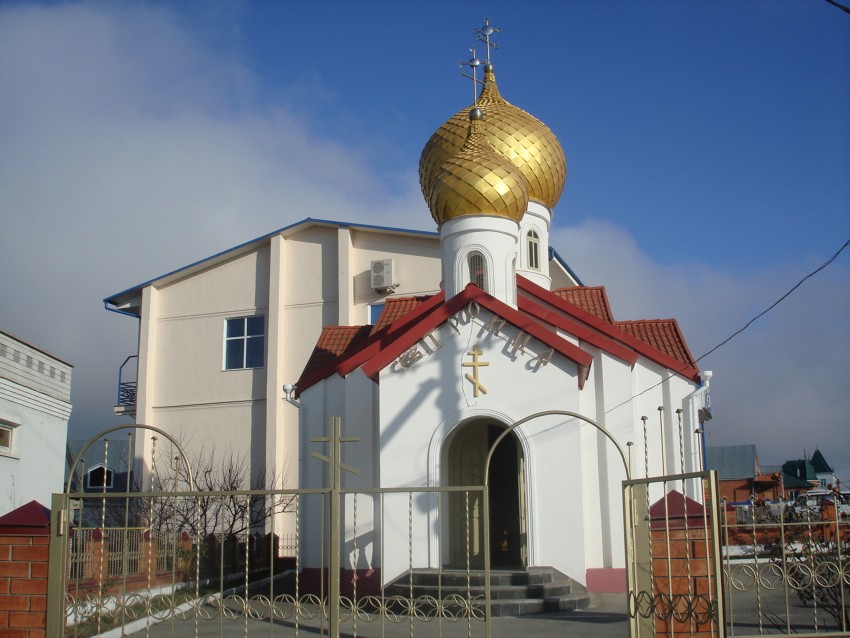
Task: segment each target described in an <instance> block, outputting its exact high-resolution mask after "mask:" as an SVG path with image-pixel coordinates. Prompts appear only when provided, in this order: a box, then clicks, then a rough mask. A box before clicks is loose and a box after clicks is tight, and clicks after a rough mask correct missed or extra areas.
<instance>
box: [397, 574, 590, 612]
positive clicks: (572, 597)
mask: <svg viewBox="0 0 850 638" xmlns="http://www.w3.org/2000/svg"><path fill="white" fill-rule="evenodd" d="M411 581H412V584H411ZM484 583H485V577H484V573H483V572H481V571H473V572H470V573H469V574H467V572H466V571H462V570H436V569H415V570H413V573H412V574H411V573H410V572H408V573H405V574H402V575H401V576H400V577H399V578H397V579H396V580H395V581H394V582H393V583H391V584H390V585H389V586H388V587H387V588H386V594H387V595H389V596H394V595H397V596H402V597H413V598H420V597H423V596H430V597H432V598H435V599H438V600H447V599H450V598H452V597H455V596H456V597H458V598H460V599H463V600H466V599H468V598H473V599H475V598H478V599H481V600H482V601H483V598H484V595H485V588H484ZM588 603H589V598H588V596H587V592H586V591H585V589H584V587H582V586H581V585H579V584H578V583H577V582H575V581H574V580H572V579H571V578H569V577H568V576H566V575H564V574H562V573H561V572H559V571H558V570H556V569H553V568H551V567H530V568H528V569H525V570H498V571H491V572H490V613H491V615H492V616H494V617H495V616H526V615H534V614H549V613H555V612H559V611H571V610H575V609H583V608H585V607H587V605H588Z"/></svg>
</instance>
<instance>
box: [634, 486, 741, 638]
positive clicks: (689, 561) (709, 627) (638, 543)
mask: <svg viewBox="0 0 850 638" xmlns="http://www.w3.org/2000/svg"><path fill="white" fill-rule="evenodd" d="M716 483H717V479H716V473H715V472H713V471H711V472H695V473H688V474H676V475H669V476H658V477H650V478H644V479H634V480H631V481H624V482H623V490H624V495H623V496H624V498H623V502H624V521H625V523H626V548H627V551H626V553H627V564H626V574H627V582H628V588H629V593H628V596H629V599H628V611H629V619H630V621H629V624H630V630H631V631H630V633H631V636H632V637H633V638H648V637H650V636H694V637H698V638H723V637H724V636H725V635H726V628H725V625H724V623H723V617H724V616H723V596H722V589H723V582H722V573H721V566H720V532H719V520H718V515H717V487H716Z"/></svg>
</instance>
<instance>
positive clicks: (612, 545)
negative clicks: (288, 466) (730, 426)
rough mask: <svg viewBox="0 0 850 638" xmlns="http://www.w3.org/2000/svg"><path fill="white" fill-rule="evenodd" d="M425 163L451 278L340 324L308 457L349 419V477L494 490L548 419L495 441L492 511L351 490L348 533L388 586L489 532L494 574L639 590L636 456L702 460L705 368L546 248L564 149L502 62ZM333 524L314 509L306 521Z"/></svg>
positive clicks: (313, 375)
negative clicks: (630, 493)
mask: <svg viewBox="0 0 850 638" xmlns="http://www.w3.org/2000/svg"><path fill="white" fill-rule="evenodd" d="M419 175H420V183H421V187H422V192H423V194H424V196H425V199H426V201H427V203H428V207H429V209H430V211H431V215H432V216H433V218H434V221H435V222H436V224H437V227H438V230H439V240H440V261H441V276H442V283H441V286H440V287H441V290H440V292H438V293H436V294H433V295H422V296H416V297H395V298H390V299H388V300H387V303H386V306H385V307H384V309H383V313H382V315H381V316H380V318H379V320H378V322H377V323H376V324H375V325H373V326H329V327H325V328H324V329H323V332H322V335H321V336H320V337H319V339H318V342H317V344H316V347H315V349H314V351H313V354H312V356H311V358H310V360H309V361H308V363H307V365H306V366H305V369H304V372H303V374H302V375H301V378H300V380H299V381H298V383H297V386H296V388H297V393H298V395H299V396H300V404H301V408H300V409H301V417H302V436H301V446H302V452H301V456H302V458H307V457H308V456H309V454H310V451H311V450H315V449H316V445H315V443H311V442H310V441H311V439H312V440H315V439H317V438H319V437H322V436H327V434H328V424H329V422H330V420H331V418H332V417H341V422H342V435H343V436H344V437H354V438H357V439H358V442H357V443H351V444H349V445H346V446H344V447H343V448H342V454H343V459H342V460H343V462H344V463H346V464H347V465H349V466H353V467H356V468H357V469H358V470H359V471H360V473H361V474H360V475H359V476H355V475H349V474H345V473H344V476H343V485H344V486H345V487H346V488H349V489H351V490H355V489H357V488H359V487H362V488H364V489H365V488H370V487H380V488H404V487H409V488H416V487H423V486H425V487H437V486H443V487H444V486H475V485H483V483H484V480H485V476H484V474H483V473H484V471H485V470H484V468H485V461H486V456H487V454H488V450H489V448H490V446H491V445H492V444H493V443H494V442H495V441H496V439H497V437H499V436H500V435H501V434H502V433H503V432H504V431H505V430H506V428H509V427H510V426H511V425H512V424H514V423H516V422H518V421H520V420H524V419H529V420H528V421H525V422H524V423H522V424H521V425H520V426H518V427H516V428H515V429H513V430H512V431H511V432H510V433H508V434H507V435H506V436H505V438H504V439H503V440H502V442H501V443H499V445H498V447H497V448H496V449H495V452H494V456H493V460H492V463H491V465H490V468H489V476H488V477H486V478H487V480H488V481H489V485H490V490H491V496H490V502H489V504H488V505H489V511H490V518H489V521H484V520H483V519H482V511H483V504H482V503H480V502H479V501H480V498H481V497H480V494H470V495H469V496H468V497H466V496H460V495H459V494H451V495H446V494H441V495H439V496H436V495H434V494H430V495H429V494H423V495H421V496H422V498H420V499H417V501H416V505H415V506H413V505H412V504H411V506H410V507H407V506H406V505H405V504H404V503H400V504H398V503H397V504H392V505H391V504H389V503H388V502H387V498H388V497H385V496H381V497H379V496H378V495H375V496H369V495H365V496H364V495H360V496H359V501H358V503H357V504H356V505H355V504H354V502H353V499H352V498H351V497H350V496H351V495H349V498H348V500H347V501H346V505H345V509H346V513H345V516H346V535H347V538H346V539H344V541H346V542H348V543H349V544H351V543H356V541H357V539H358V538H360V539H361V540H360V542H359V547H362V552H361V551H358V552H357V555H356V556H353V558H352V560H351V566H352V567H353V568H354V569H357V570H358V572H357V573H358V574H359V573H360V571H359V570H362V569H365V570H366V571H367V572H368V573H370V574H371V573H374V572H375V571H376V570H378V569H380V570H381V571H382V574H381V576H380V578H381V580H382V581H383V582H389V581H391V580H392V579H394V578H396V577H398V576H399V575H401V574H403V573H404V572H405V571H406V570H407V569H408V568H410V567H414V568H457V569H464V568H466V567H467V566H470V567H473V568H475V567H479V568H480V567H481V566H482V565H483V551H484V545H483V543H482V539H483V530H484V525H489V526H490V527H489V530H490V538H491V561H492V565H493V567H494V568H497V567H503V568H520V569H523V568H527V567H534V566H541V567H542V566H547V567H554V568H556V569H557V570H559V571H561V572H563V573H565V574H567V575H568V576H570V577H572V578H573V579H575V580H577V581H579V582H581V583H582V584H585V585H587V586H588V588H589V589H591V590H594V589H596V590H617V589H619V590H621V591H624V588H625V559H624V540H623V539H624V529H623V512H622V507H623V505H622V502H623V501H622V487H621V481H623V480H624V479H626V467H625V466H626V465H628V464H630V463H632V460H633V463H632V465H633V467H632V474H633V476H636V477H640V476H646V475H647V471H648V474H649V475H659V474H665V473H666V474H673V473H677V472H689V471H695V470H696V469H698V464H699V450H698V440H697V439H696V438H695V436H694V431H695V429H696V428H697V427H698V425H699V416H698V414H699V408H701V407H703V406H702V403H701V401H700V400H699V399H700V398H701V396H700V390H699V388H700V373H699V371H698V369H697V367H696V364H695V362H694V360H693V357H692V356H691V354H690V352H689V350H688V347H687V345H686V343H685V340H684V338H683V336H682V334H681V332H680V330H679V327H678V325H677V323H676V321H675V320H672V319H671V320H645V321H615V320H614V318H613V316H612V313H611V309H610V307H609V304H608V300H607V296H606V294H605V290H604V289H603V288H593V287H584V286H568V287H557V286H553V280H552V277H551V275H550V270H549V264H548V260H546V259H544V258H543V257H544V256H545V255H547V254H548V249H549V231H550V228H551V222H552V213H553V209H554V207H555V204H556V203H557V201H558V199H559V197H560V196H561V193H562V190H563V188H564V182H565V178H566V160H565V156H564V152H563V150H562V148H561V145H560V143H559V142H558V140H557V139H556V137H555V135H554V134H553V133H552V131H550V130H549V129H548V128H547V127H546V126H545V125H544V124H543V123H542V122H540V121H539V120H537V119H536V118H535V117H533V116H532V115H530V114H529V113H527V112H525V111H523V110H521V109H519V108H517V107H515V106H513V105H511V104H510V103H508V102H507V101H506V100H505V99H504V98H503V97H502V96H501V95H500V92H499V89H498V87H497V84H496V79H495V75H494V70H493V67H492V65H490V64H489V63H488V64H487V65H486V66H485V79H484V83H483V88H482V90H481V94H480V96H479V97H478V99H477V101H476V103H475V104H473V105H472V107H470V108H465V109H463V110H461V111H460V112H458V113H457V114H455V115H454V116H453V117H451V118H450V119H449V120H448V121H446V122H445V123H444V124H443V125H442V126H440V127H439V128H438V129H437V130H436V131H435V133H434V134H433V135H432V136H431V138H430V140H428V142H427V143H426V145H425V148H424V150H423V152H422V155H421V159H420V163H419ZM659 406H660V407H659ZM551 411H558V412H571V413H576V414H579V415H581V416H582V417H585V419H589V420H591V421H593V422H595V423H596V424H598V426H600V428H604V430H605V432H603V431H602V430H601V429H600V428H597V427H594V426H593V425H592V424H590V423H588V422H587V420H582V419H579V418H573V417H569V416H565V415H562V414H547V413H548V412H551ZM541 413H542V414H541ZM534 415H539V416H537V417H535V416H534ZM646 415H649V416H650V417H651V421H650V424H651V425H650V427H647V425H646V422H645V421H644V420H643V419H642V417H644V416H646ZM659 420H660V421H661V422H663V423H664V424H666V427H664V426H662V427H659V422H660V421H659ZM606 432H607V433H608V434H610V436H611V437H613V438H614V439H615V440H616V441H618V442H619V444H620V446H621V450H625V449H626V448H627V447H629V448H631V449H633V453H632V454H630V456H633V457H634V458H633V459H629V458H627V457H626V455H625V454H621V452H620V451H618V449H617V448H616V447H615V446H614V445H613V444H612V442H611V440H610V439H609V437H608V436H606ZM662 437H663V440H662ZM665 446H666V448H667V450H669V453H668V454H667V455H666V457H663V452H662V449H663V448H664V447H665ZM680 450H681V453H680ZM662 458H663V462H664V463H665V464H666V465H665V466H662ZM326 473H327V470H326V469H325V468H324V467H323V465H322V464H321V463H316V462H313V463H307V462H305V463H303V464H302V466H301V477H302V480H301V484H302V486H304V487H320V486H323V485H326V478H325V477H326ZM692 496H693V495H692ZM355 508H356V510H357V512H358V514H357V520H355V519H354V518H353V510H354V509H355ZM318 516H320V514H319V513H318V512H309V511H305V522H304V523H303V524H304V525H305V529H308V528H309V526H310V525H311V524H318V518H317V517H318ZM377 521H380V522H381V527H382V529H383V530H384V532H383V534H382V535H381V536H380V539H381V546H380V548H377V547H375V546H374V545H375V544H374V541H373V540H372V539H373V538H374V535H372V531H373V530H372V528H373V527H374V526H377V523H376V522H377ZM355 530H356V531H355ZM388 530H397V534H392V533H390V532H389V531H388ZM408 530H411V531H410V534H411V535H412V538H409V537H408ZM317 551H318V548H316V547H314V548H313V551H312V552H311V551H309V550H308V551H307V552H306V553H305V559H304V566H305V568H306V569H310V568H311V564H313V563H315V562H316V560H317V558H316V556H317V554H316V552H317ZM361 554H362V556H361ZM378 554H380V559H379V558H378Z"/></svg>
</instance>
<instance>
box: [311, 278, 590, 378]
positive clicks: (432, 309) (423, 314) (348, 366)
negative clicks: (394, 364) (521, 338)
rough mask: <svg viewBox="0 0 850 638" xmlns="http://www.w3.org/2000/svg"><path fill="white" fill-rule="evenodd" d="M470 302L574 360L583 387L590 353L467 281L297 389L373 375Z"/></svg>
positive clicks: (435, 298)
mask: <svg viewBox="0 0 850 638" xmlns="http://www.w3.org/2000/svg"><path fill="white" fill-rule="evenodd" d="M472 301H474V302H476V303H478V304H479V305H481V306H483V307H485V308H487V309H488V310H489V311H490V312H492V313H493V314H496V315H499V316H500V317H502V318H504V319H506V320H507V321H508V322H509V323H511V324H512V325H514V326H515V327H517V328H519V329H520V330H523V331H525V332H527V333H528V334H530V335H531V336H532V337H534V338H536V339H537V340H538V341H540V342H542V343H544V344H545V345H547V346H549V347H551V348H553V349H554V350H556V351H557V352H559V353H561V354H562V355H563V356H565V357H566V358H568V359H570V360H572V361H574V362H575V363H576V364H577V365H578V368H579V379H578V382H579V387H583V385H584V381H585V380H586V379H587V375H588V373H589V370H590V365H591V363H592V362H593V357H592V355H590V354H589V353H587V352H585V351H584V350H582V349H581V348H580V347H579V346H576V345H575V344H573V343H571V342H570V341H568V340H566V339H564V338H563V337H561V336H559V335H558V334H557V333H555V332H554V331H553V330H550V329H549V328H547V327H544V326H543V325H541V324H539V323H537V321H535V320H534V319H533V318H532V317H531V316H526V315H524V314H523V313H522V312H520V311H519V310H516V309H514V308H512V307H510V306H508V305H507V304H505V303H503V302H501V301H499V300H498V299H496V298H494V297H492V296H491V295H489V294H487V293H486V292H484V291H483V290H481V289H480V288H478V286H476V285H474V284H469V285H467V287H466V288H465V289H464V290H463V291H461V292H460V293H459V294H458V295H455V296H454V297H453V298H452V299H450V300H448V301H446V300H445V293H444V292H440V293H438V294H436V295H433V296H432V297H430V298H429V299H427V300H426V301H424V302H422V303H420V304H419V305H418V306H416V307H415V308H413V309H412V310H411V311H410V312H408V313H407V314H405V315H404V316H403V317H401V318H399V319H397V320H396V321H394V322H393V323H392V324H390V325H389V326H387V327H386V328H383V329H382V330H380V331H378V332H376V333H374V334H373V335H371V336H370V337H369V338H368V339H366V340H365V341H363V342H361V343H360V344H358V347H357V348H356V349H355V350H354V351H352V352H350V353H346V354H344V355H343V356H341V357H338V358H337V359H335V360H334V361H332V362H330V363H329V364H328V365H326V366H324V367H323V368H322V369H321V370H317V371H315V372H314V373H312V374H310V375H309V376H307V375H306V374H305V375H302V378H301V379H300V380H299V382H298V384H297V387H298V392H299V393H302V392H304V391H305V390H306V389H307V388H309V387H310V386H311V385H313V384H315V383H317V382H318V381H321V380H322V379H324V378H327V377H328V376H330V375H331V374H333V373H337V374H339V375H340V376H345V375H347V374H348V373H350V372H352V371H353V370H355V369H357V368H361V369H362V370H363V373H364V374H366V376H368V377H370V378H374V376H375V375H376V374H377V373H378V372H379V371H380V370H381V369H383V368H384V367H385V366H386V365H387V364H389V363H390V362H391V361H393V360H394V359H396V358H397V357H398V356H399V355H401V354H402V353H403V352H404V351H405V350H407V349H408V348H410V347H412V346H413V345H414V344H415V343H416V342H417V341H418V340H419V339H421V338H422V337H423V336H424V335H425V334H427V332H428V331H430V330H434V329H436V328H437V327H439V326H440V325H442V324H443V323H444V322H445V321H447V320H448V319H449V318H450V317H451V316H452V315H454V314H456V313H457V312H459V311H460V310H462V309H463V308H464V306H466V305H467V304H469V303H470V302H472Z"/></svg>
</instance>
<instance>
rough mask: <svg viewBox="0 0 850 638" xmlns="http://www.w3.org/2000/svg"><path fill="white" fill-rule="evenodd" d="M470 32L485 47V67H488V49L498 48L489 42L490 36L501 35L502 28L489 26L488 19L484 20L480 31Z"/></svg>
mask: <svg viewBox="0 0 850 638" xmlns="http://www.w3.org/2000/svg"><path fill="white" fill-rule="evenodd" d="M472 32H473V33H474V34H475V35H476V37H477V38H478V41H479V42H483V43H484V44H485V45H487V66H490V49H498V48H499V45H498V44H496V43H495V42H490V36H491V35H493V34H494V33H501V32H502V27H494V26H492V25H491V24H490V18H484V26H483V27H481V28H480V29H473V30H472Z"/></svg>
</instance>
